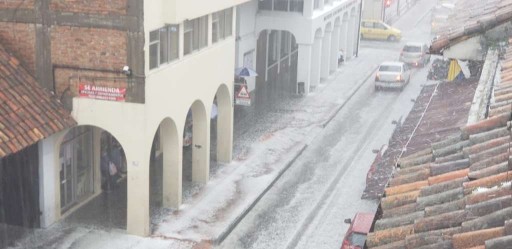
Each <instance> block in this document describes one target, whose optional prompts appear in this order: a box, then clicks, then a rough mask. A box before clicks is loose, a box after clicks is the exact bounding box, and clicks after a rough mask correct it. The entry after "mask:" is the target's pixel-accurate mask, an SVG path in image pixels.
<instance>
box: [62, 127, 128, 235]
mask: <svg viewBox="0 0 512 249" xmlns="http://www.w3.org/2000/svg"><path fill="white" fill-rule="evenodd" d="M127 174H128V172H127V167H126V156H125V155H124V150H123V147H122V145H121V143H120V142H119V141H118V140H117V139H116V138H115V137H114V136H113V135H112V134H111V133H109V132H107V131H105V130H103V129H101V128H98V127H93V126H78V127H75V128H72V129H70V130H69V131H68V132H67V133H66V135H65V136H64V138H63V139H62V141H61V143H60V147H59V182H60V185H59V186H60V188H59V194H60V211H61V216H64V217H65V222H67V223H72V224H77V225H80V226H84V225H85V226H87V225H90V226H96V227H103V228H120V229H125V228H126V213H127V212H126V211H127V192H126V190H127V186H126V177H127Z"/></svg>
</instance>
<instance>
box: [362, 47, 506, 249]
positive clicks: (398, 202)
mask: <svg viewBox="0 0 512 249" xmlns="http://www.w3.org/2000/svg"><path fill="white" fill-rule="evenodd" d="M506 55H507V58H508V59H507V58H506V59H504V60H503V61H502V63H501V65H502V70H501V77H500V79H501V80H499V81H498V84H497V85H495V86H494V91H493V95H492V98H491V103H490V111H489V117H488V118H487V119H485V120H482V121H479V122H477V123H474V124H470V125H466V126H462V128H461V129H460V133H459V134H457V135H455V136H452V137H449V138H445V139H443V140H441V141H438V142H435V143H431V145H430V146H429V148H428V149H425V150H422V151H420V152H418V153H415V154H411V155H409V156H407V157H404V158H402V159H400V161H399V163H398V165H399V168H400V170H398V171H396V172H395V174H394V175H393V178H392V179H391V180H390V181H389V184H388V186H387V187H386V189H385V194H386V196H385V197H384V198H382V200H381V206H380V207H381V214H380V215H381V216H380V217H379V218H378V220H377V221H376V223H375V229H374V231H373V233H371V234H369V236H368V240H367V245H368V246H369V248H372V249H375V248H378V249H383V248H398V249H399V248H404V249H405V248H455V249H459V248H482V249H483V248H487V249H497V248H500V249H501V248H512V184H511V181H512V157H511V156H512V144H511V142H512V132H511V127H512V121H511V119H512V112H511V106H512V102H509V101H510V100H512V96H507V95H508V94H507V93H506V92H505V91H506V89H507V88H508V87H509V85H512V78H511V77H510V74H511V73H512V67H510V65H509V64H510V61H511V59H510V57H512V53H511V52H510V51H507V54H506ZM505 96H507V97H505ZM500 103H501V104H500ZM501 107H504V108H501ZM498 110H499V111H498Z"/></svg>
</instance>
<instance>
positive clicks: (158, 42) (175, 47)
mask: <svg viewBox="0 0 512 249" xmlns="http://www.w3.org/2000/svg"><path fill="white" fill-rule="evenodd" d="M178 51H179V26H178V25H168V26H165V27H162V28H160V29H158V30H154V31H151V32H150V33H149V69H153V68H157V67H159V66H160V65H162V64H164V63H167V62H170V61H173V60H176V59H178V56H179V55H178Z"/></svg>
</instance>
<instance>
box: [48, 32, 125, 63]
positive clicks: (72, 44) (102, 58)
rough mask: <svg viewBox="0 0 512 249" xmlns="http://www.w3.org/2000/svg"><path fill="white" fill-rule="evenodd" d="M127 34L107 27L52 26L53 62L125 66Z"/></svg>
mask: <svg viewBox="0 0 512 249" xmlns="http://www.w3.org/2000/svg"><path fill="white" fill-rule="evenodd" d="M126 39H127V36H126V33H125V32H123V31H116V30H109V29H92V28H78V27H66V26H60V27H56V26H54V27H52V31H51V43H52V48H51V49H52V62H53V64H58V65H70V66H76V67H86V68H95V69H100V70H104V69H107V70H120V69H121V68H122V67H123V66H124V65H126V56H127V47H126V44H127V43H126V42H127V41H126Z"/></svg>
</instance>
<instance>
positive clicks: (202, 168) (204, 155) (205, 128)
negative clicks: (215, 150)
mask: <svg viewBox="0 0 512 249" xmlns="http://www.w3.org/2000/svg"><path fill="white" fill-rule="evenodd" d="M201 108H203V107H201V106H199V105H193V106H192V113H193V114H192V116H193V118H194V126H193V127H192V130H193V131H192V134H193V135H192V181H193V182H197V183H207V182H208V180H209V178H210V122H209V120H207V119H206V113H205V110H203V109H201Z"/></svg>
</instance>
